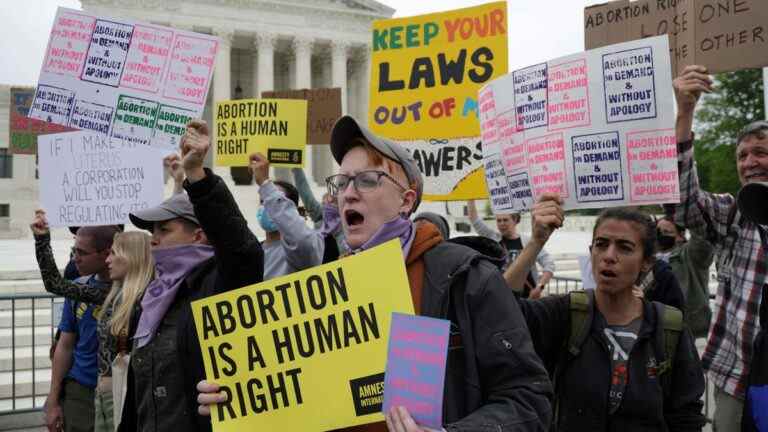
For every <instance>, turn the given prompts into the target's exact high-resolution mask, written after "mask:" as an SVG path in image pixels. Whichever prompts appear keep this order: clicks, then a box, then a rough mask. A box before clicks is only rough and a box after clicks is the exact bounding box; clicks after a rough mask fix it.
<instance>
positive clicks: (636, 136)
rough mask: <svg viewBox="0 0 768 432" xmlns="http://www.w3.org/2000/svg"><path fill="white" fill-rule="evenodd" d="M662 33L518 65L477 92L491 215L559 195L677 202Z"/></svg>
mask: <svg viewBox="0 0 768 432" xmlns="http://www.w3.org/2000/svg"><path fill="white" fill-rule="evenodd" d="M670 71H671V69H670V65H669V43H668V39H667V37H666V36H659V37H654V38H649V39H642V40H639V41H633V42H626V43H622V44H617V45H611V46H608V47H603V48H599V49H594V50H591V51H586V52H583V53H579V54H574V55H571V56H566V57H561V58H558V59H555V60H551V61H548V62H546V63H540V64H536V65H532V66H528V67H524V68H520V69H517V70H515V71H513V72H512V73H510V74H508V75H505V76H504V77H502V78H499V79H497V80H494V81H492V82H490V83H489V84H488V85H487V86H485V87H484V88H483V89H482V90H481V92H480V105H481V108H480V116H481V125H482V130H483V157H484V164H485V174H486V183H487V186H488V192H489V194H490V197H491V204H492V206H493V210H494V212H495V213H509V212H517V211H521V210H527V209H529V208H530V207H531V206H532V204H533V202H534V201H535V200H536V199H537V198H538V197H539V196H540V195H541V194H543V193H545V192H556V193H559V194H560V196H561V197H562V198H563V200H564V201H565V203H564V207H565V208H566V209H575V208H601V207H615V206H626V205H645V204H660V203H676V202H678V201H679V199H680V188H679V186H678V177H677V142H676V138H675V130H674V119H675V117H674V111H673V107H672V101H673V100H674V99H673V96H672V76H671V73H670Z"/></svg>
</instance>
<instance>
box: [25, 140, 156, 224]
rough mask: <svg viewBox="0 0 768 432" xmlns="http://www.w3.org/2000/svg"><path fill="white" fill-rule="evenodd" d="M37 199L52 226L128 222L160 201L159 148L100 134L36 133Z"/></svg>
mask: <svg viewBox="0 0 768 432" xmlns="http://www.w3.org/2000/svg"><path fill="white" fill-rule="evenodd" d="M38 142H39V148H38V156H39V157H40V162H39V167H40V201H41V203H42V206H43V208H44V209H45V210H46V213H47V214H48V220H49V221H50V224H51V226H85V225H114V224H124V223H128V222H129V219H128V213H131V212H134V211H136V210H141V209H144V208H148V207H153V206H155V205H157V204H160V203H161V202H162V201H163V188H160V187H157V185H162V184H163V160H162V153H161V151H160V150H159V149H154V148H151V147H147V146H144V145H139V144H137V143H136V142H134V141H130V140H120V139H117V138H110V137H108V136H106V135H102V134H100V133H98V132H91V131H76V132H66V133H58V134H51V135H41V136H39V137H38Z"/></svg>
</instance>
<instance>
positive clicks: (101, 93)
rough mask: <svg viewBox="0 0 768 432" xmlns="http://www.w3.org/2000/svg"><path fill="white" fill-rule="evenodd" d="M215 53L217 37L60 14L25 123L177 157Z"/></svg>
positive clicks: (62, 11) (201, 97)
mask: <svg viewBox="0 0 768 432" xmlns="http://www.w3.org/2000/svg"><path fill="white" fill-rule="evenodd" d="M218 49H219V39H218V38H217V37H215V36H210V35H205V34H201V33H195V32H191V31H185V30H179V29H176V28H170V27H163V26H159V25H156V24H149V23H142V22H137V21H134V20H132V19H127V18H111V17H105V16H97V15H93V14H91V13H88V12H83V11H78V10H73V9H65V8H59V9H58V11H57V12H56V17H55V18H54V20H53V28H52V29H51V35H50V39H49V40H48V48H47V50H46V53H45V58H44V59H43V67H42V69H41V70H40V79H39V81H38V85H37V91H36V93H35V98H34V101H33V102H32V108H31V109H30V110H29V117H31V118H33V119H38V120H43V121H46V122H49V123H55V124H58V125H64V126H68V127H71V128H74V129H81V130H89V131H94V132H98V133H101V134H103V135H106V136H109V137H113V138H117V139H120V140H128V141H135V142H137V143H140V144H144V145H151V146H154V147H160V148H163V149H165V150H166V151H168V150H175V149H176V148H178V144H179V140H180V138H181V136H182V135H183V134H184V132H185V131H186V124H187V123H188V122H189V121H190V120H191V119H193V118H199V117H200V116H201V115H202V113H203V108H204V107H205V101H206V97H207V95H208V88H209V84H210V81H211V76H212V74H213V64H214V61H215V59H216V53H217V52H218Z"/></svg>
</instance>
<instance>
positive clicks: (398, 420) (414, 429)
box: [384, 407, 445, 432]
mask: <svg viewBox="0 0 768 432" xmlns="http://www.w3.org/2000/svg"><path fill="white" fill-rule="evenodd" d="M384 418H385V419H386V420H387V430H388V431H389V432H438V430H437V429H432V428H428V427H424V426H419V425H418V424H417V423H416V421H415V420H414V419H413V417H411V414H410V413H409V412H408V409H406V408H405V407H393V408H392V409H391V410H390V411H389V412H388V413H387V414H386V415H385V416H384ZM440 430H441V431H445V429H440Z"/></svg>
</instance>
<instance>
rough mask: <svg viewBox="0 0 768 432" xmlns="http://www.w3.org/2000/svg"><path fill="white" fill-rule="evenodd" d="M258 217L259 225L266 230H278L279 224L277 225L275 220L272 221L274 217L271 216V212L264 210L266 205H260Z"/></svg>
mask: <svg viewBox="0 0 768 432" xmlns="http://www.w3.org/2000/svg"><path fill="white" fill-rule="evenodd" d="M256 219H258V221H259V225H260V226H261V229H263V230H264V231H266V232H275V231H277V225H275V222H273V221H272V218H270V217H269V213H267V212H266V210H264V207H259V211H258V212H257V213H256Z"/></svg>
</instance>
